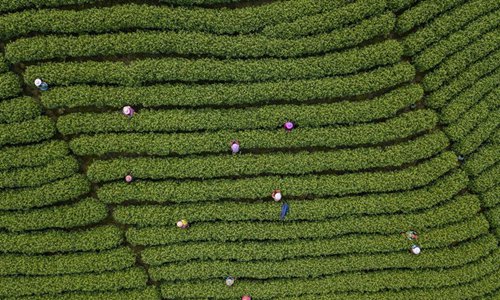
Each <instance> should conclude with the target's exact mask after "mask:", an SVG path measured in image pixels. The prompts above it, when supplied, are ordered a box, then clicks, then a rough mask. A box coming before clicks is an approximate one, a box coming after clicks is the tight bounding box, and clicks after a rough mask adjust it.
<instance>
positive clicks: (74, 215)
mask: <svg viewBox="0 0 500 300" xmlns="http://www.w3.org/2000/svg"><path fill="white" fill-rule="evenodd" d="M106 215H107V210H106V206H105V205H104V204H103V203H102V202H99V201H97V200H95V199H85V200H82V201H79V202H77V203H76V204H69V205H61V206H54V207H49V208H40V209H33V210H28V211H15V212H10V211H9V212H1V213H0V228H6V229H8V230H11V231H22V230H37V229H45V228H71V227H76V226H83V225H87V224H92V223H96V222H99V221H100V220H102V219H104V218H105V217H106Z"/></svg>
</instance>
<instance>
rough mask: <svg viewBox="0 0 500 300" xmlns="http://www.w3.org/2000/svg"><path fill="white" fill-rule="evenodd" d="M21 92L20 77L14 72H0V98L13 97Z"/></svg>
mask: <svg viewBox="0 0 500 300" xmlns="http://www.w3.org/2000/svg"><path fill="white" fill-rule="evenodd" d="M20 92H21V85H20V83H19V79H18V78H17V76H16V75H15V74H13V73H10V72H8V73H3V74H0V100H3V99H7V98H12V97H15V96H17V95H18V94H19V93H20Z"/></svg>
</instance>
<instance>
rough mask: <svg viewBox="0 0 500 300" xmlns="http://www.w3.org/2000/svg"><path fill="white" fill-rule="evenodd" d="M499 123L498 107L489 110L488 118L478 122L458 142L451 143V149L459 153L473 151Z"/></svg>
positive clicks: (499, 112)
mask: <svg viewBox="0 0 500 300" xmlns="http://www.w3.org/2000/svg"><path fill="white" fill-rule="evenodd" d="M499 124H500V109H497V110H495V111H491V112H490V113H489V115H488V118H487V119H486V120H485V121H484V122H483V123H481V124H479V125H478V126H477V127H476V128H475V129H474V130H472V132H471V133H469V134H468V135H467V136H465V137H464V138H463V139H462V140H460V141H459V142H458V143H456V144H454V145H453V149H454V150H455V151H457V152H458V153H460V154H463V155H467V154H470V153H472V152H473V151H475V150H476V149H477V148H478V147H479V146H480V145H481V144H482V143H484V142H485V141H486V140H488V138H489V137H490V135H492V134H493V132H494V131H495V129H496V128H497V127H498V125H499Z"/></svg>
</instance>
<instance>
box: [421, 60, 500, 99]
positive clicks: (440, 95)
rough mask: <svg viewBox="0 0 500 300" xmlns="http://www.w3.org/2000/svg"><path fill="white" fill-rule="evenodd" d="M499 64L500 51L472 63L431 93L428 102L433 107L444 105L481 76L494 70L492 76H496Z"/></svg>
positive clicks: (498, 71) (499, 71) (499, 70)
mask: <svg viewBox="0 0 500 300" xmlns="http://www.w3.org/2000/svg"><path fill="white" fill-rule="evenodd" d="M499 65H500V51H496V52H495V53H493V54H491V55H489V56H488V57H487V58H484V59H483V60H480V61H478V62H476V63H474V64H473V65H471V66H470V67H469V68H468V69H467V70H465V71H464V72H463V73H461V74H460V75H458V76H457V77H455V78H454V79H453V80H452V81H450V82H449V83H448V84H447V85H446V86H443V87H441V88H440V89H439V90H437V91H435V92H433V93H431V94H430V95H429V96H428V97H427V99H426V103H427V104H429V106H430V107H432V108H441V107H444V106H445V105H446V104H447V102H449V101H450V99H452V98H453V97H455V96H456V95H457V94H458V93H460V92H462V91H464V90H467V89H468V88H469V87H471V86H472V85H473V84H474V83H475V82H476V81H478V80H479V79H480V78H481V77H483V76H485V75H487V74H489V73H491V72H493V71H494V73H493V74H492V76H491V77H492V78H496V77H497V74H498V73H500V68H499V69H497V68H498V66H499ZM485 80H486V79H485ZM476 101H477V99H476Z"/></svg>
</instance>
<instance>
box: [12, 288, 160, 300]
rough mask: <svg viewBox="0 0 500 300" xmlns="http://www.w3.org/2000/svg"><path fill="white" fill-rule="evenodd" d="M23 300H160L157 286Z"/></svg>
mask: <svg viewBox="0 0 500 300" xmlns="http://www.w3.org/2000/svg"><path fill="white" fill-rule="evenodd" d="M21 299H22V300H137V299H140V300H160V299H161V297H160V293H159V291H158V290H157V288H156V286H148V287H146V288H143V289H127V290H123V291H116V292H86V293H85V292H74V293H64V294H57V295H56V294H54V295H48V296H43V295H42V296H26V297H23V298H21Z"/></svg>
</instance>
